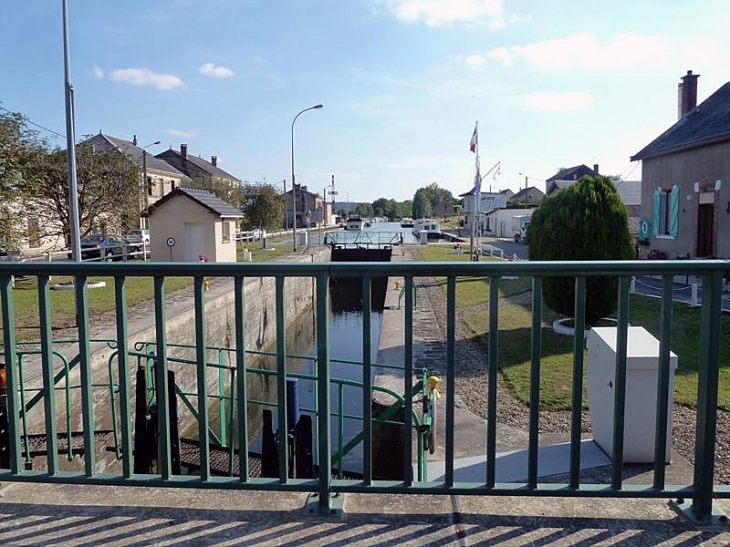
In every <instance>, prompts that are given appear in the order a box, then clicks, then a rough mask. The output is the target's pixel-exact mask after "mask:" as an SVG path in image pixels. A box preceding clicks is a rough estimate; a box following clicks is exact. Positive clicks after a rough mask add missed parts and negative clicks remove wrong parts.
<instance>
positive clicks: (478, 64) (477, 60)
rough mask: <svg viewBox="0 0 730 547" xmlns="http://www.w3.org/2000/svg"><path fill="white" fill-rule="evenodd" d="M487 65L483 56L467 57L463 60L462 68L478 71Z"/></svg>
mask: <svg viewBox="0 0 730 547" xmlns="http://www.w3.org/2000/svg"><path fill="white" fill-rule="evenodd" d="M486 64H487V59H486V58H485V57H484V56H483V55H469V56H468V57H467V58H466V59H464V66H465V67H466V68H468V69H471V70H478V69H480V68H484V65H486Z"/></svg>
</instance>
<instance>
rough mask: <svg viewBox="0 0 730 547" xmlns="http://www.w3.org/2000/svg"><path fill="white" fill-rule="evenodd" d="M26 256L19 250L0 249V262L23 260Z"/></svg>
mask: <svg viewBox="0 0 730 547" xmlns="http://www.w3.org/2000/svg"><path fill="white" fill-rule="evenodd" d="M26 260H27V258H25V255H24V254H23V251H21V250H15V249H0V262H25V261H26Z"/></svg>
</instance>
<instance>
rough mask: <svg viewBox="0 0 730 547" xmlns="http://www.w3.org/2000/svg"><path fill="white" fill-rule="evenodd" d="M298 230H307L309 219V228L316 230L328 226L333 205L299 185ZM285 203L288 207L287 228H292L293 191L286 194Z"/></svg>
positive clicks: (297, 203)
mask: <svg viewBox="0 0 730 547" xmlns="http://www.w3.org/2000/svg"><path fill="white" fill-rule="evenodd" d="M296 188H297V192H296V194H297V196H296V197H297V202H296V215H297V228H306V227H307V219H309V227H311V228H316V227H319V226H324V225H326V224H327V222H328V221H329V219H331V217H332V215H333V212H332V204H331V203H327V201H326V199H324V198H323V197H322V196H320V195H319V194H316V193H313V192H310V191H309V190H308V189H307V187H306V186H302V185H301V184H297V186H296ZM284 203H285V205H286V215H285V218H286V227H287V228H292V227H293V222H292V191H291V190H289V191H288V192H286V193H285V194H284Z"/></svg>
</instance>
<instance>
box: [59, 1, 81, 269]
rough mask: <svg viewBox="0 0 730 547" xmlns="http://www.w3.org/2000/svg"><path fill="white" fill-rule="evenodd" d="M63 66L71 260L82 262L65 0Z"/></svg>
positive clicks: (64, 2) (72, 90) (72, 96)
mask: <svg viewBox="0 0 730 547" xmlns="http://www.w3.org/2000/svg"><path fill="white" fill-rule="evenodd" d="M63 64H64V69H65V91H66V147H67V151H66V160H67V163H68V201H69V208H70V213H71V215H70V216H71V218H70V219H69V220H70V224H71V226H70V228H71V233H70V234H69V237H70V239H71V241H70V243H71V258H72V260H74V261H75V262H78V261H80V260H81V230H80V227H79V194H78V186H77V184H76V143H75V142H74V141H75V139H76V136H75V134H74V133H75V127H74V125H75V124H74V87H73V85H72V84H71V60H70V54H69V45H68V7H67V5H66V0H63Z"/></svg>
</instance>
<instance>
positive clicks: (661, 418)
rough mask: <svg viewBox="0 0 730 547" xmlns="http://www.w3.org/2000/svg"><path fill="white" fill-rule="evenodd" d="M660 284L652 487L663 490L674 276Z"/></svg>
mask: <svg viewBox="0 0 730 547" xmlns="http://www.w3.org/2000/svg"><path fill="white" fill-rule="evenodd" d="M663 281H664V283H663V286H662V304H661V329H662V330H661V338H660V339H659V380H658V382H657V395H656V403H657V406H656V422H655V423H656V432H655V436H654V488H656V489H657V490H664V481H665V476H666V473H665V463H666V461H667V424H668V421H669V419H668V413H669V412H671V411H672V409H671V408H669V374H670V370H669V351H670V348H671V340H672V338H671V337H672V297H673V294H672V289H673V288H674V276H671V275H665V276H664V279H663Z"/></svg>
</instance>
